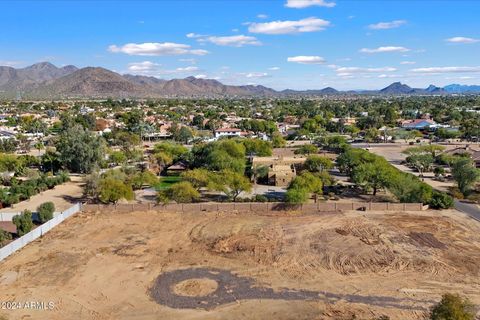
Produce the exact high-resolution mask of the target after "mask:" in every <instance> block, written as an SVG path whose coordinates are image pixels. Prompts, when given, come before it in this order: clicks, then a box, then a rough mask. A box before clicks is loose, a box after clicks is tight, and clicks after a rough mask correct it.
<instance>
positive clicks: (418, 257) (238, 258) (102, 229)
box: [0, 211, 480, 320]
mask: <svg viewBox="0 0 480 320" xmlns="http://www.w3.org/2000/svg"><path fill="white" fill-rule="evenodd" d="M479 265H480V224H478V223H476V222H472V220H469V219H467V218H465V217H464V216H462V215H461V214H459V213H457V212H455V211H444V212H442V213H440V212H436V211H427V212H418V213H389V214H384V213H378V212H377V213H375V212H369V213H361V214H360V213H358V212H351V213H343V214H340V213H339V214H325V215H316V216H298V215H294V214H283V215H277V216H267V215H265V216H262V215H248V214H235V213H228V214H227V213H219V214H214V213H201V214H179V213H158V212H134V213H115V212H109V213H98V212H97V213H80V214H78V215H77V216H75V217H73V218H70V219H69V220H67V221H66V222H65V223H63V224H62V225H60V226H58V227H57V228H55V229H54V230H52V231H51V232H50V233H48V234H47V235H46V236H44V237H43V238H42V239H40V240H39V241H35V242H34V243H32V244H30V245H28V246H27V247H26V248H24V249H22V250H21V251H20V252H18V253H16V254H14V255H13V256H11V257H9V258H7V259H6V260H5V261H4V262H2V263H1V264H0V301H16V302H26V301H40V302H46V303H48V302H53V304H54V307H53V310H32V309H24V308H22V309H18V310H0V315H3V316H5V317H6V318H7V319H280V320H282V319H375V318H377V317H379V316H381V315H388V316H390V318H391V319H402V320H408V319H422V317H423V316H424V315H425V314H426V310H428V308H429V306H431V305H432V303H434V302H435V301H437V300H438V299H439V297H440V295H441V294H442V293H445V292H456V293H461V294H462V295H465V296H468V297H469V298H470V299H471V300H472V301H473V302H474V303H475V304H477V305H480V268H479Z"/></svg>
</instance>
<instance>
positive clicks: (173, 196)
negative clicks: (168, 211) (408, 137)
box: [158, 181, 200, 203]
mask: <svg viewBox="0 0 480 320" xmlns="http://www.w3.org/2000/svg"><path fill="white" fill-rule="evenodd" d="M199 198H200V193H199V192H198V191H197V189H195V188H194V187H193V186H192V184H191V183H190V182H187V181H182V182H179V183H176V184H174V185H172V186H171V187H170V188H168V189H165V190H161V191H159V193H158V201H159V202H163V203H168V201H170V200H173V201H175V202H177V203H191V202H193V201H195V200H198V199H199Z"/></svg>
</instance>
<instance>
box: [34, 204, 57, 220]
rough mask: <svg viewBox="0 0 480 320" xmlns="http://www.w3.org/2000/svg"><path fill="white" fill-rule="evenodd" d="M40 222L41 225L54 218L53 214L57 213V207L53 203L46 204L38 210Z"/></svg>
mask: <svg viewBox="0 0 480 320" xmlns="http://www.w3.org/2000/svg"><path fill="white" fill-rule="evenodd" d="M37 212H38V220H40V223H45V222H47V221H48V220H50V219H52V218H53V212H55V205H54V204H53V202H44V203H42V204H41V205H39V206H38V208H37Z"/></svg>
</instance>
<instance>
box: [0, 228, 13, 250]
mask: <svg viewBox="0 0 480 320" xmlns="http://www.w3.org/2000/svg"><path fill="white" fill-rule="evenodd" d="M10 239H12V235H11V234H10V233H9V232H7V231H4V230H2V229H0V247H1V246H3V245H4V244H5V242H7V241H8V240H10Z"/></svg>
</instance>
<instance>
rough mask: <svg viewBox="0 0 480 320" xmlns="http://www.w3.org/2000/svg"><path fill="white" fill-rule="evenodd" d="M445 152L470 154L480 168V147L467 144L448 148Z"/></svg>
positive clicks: (455, 154) (454, 154)
mask: <svg viewBox="0 0 480 320" xmlns="http://www.w3.org/2000/svg"><path fill="white" fill-rule="evenodd" d="M445 153H446V154H450V155H453V156H458V155H463V154H468V155H470V158H472V160H473V163H474V164H475V167H477V168H480V149H474V148H472V147H470V145H468V144H467V145H466V146H465V147H458V148H455V149H451V150H447V151H445Z"/></svg>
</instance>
